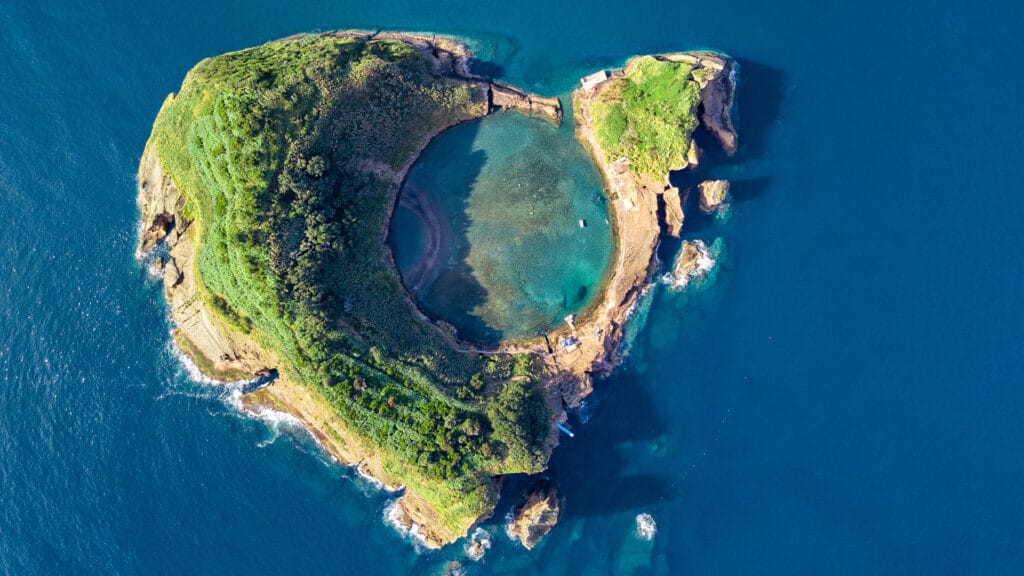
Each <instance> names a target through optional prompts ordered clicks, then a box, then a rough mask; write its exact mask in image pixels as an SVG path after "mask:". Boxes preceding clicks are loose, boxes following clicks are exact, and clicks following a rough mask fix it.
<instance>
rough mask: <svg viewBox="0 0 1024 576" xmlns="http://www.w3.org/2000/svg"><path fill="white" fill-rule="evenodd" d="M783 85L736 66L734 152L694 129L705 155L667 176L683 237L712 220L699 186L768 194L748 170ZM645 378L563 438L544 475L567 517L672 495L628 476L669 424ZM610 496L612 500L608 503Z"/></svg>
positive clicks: (631, 378) (603, 393)
mask: <svg viewBox="0 0 1024 576" xmlns="http://www.w3.org/2000/svg"><path fill="white" fill-rule="evenodd" d="M784 82H785V77H784V75H783V74H782V73H781V72H780V71H778V70H775V69H774V68H771V67H769V66H766V65H763V64H758V63H754V62H747V61H740V82H739V85H738V89H737V94H736V104H737V109H738V117H737V118H736V119H735V120H736V124H737V126H736V127H737V130H738V132H739V136H740V139H739V140H740V146H739V149H738V150H737V151H736V153H735V154H734V155H733V156H729V155H727V154H726V153H725V152H724V150H722V148H721V145H720V144H719V143H718V142H717V140H715V138H714V137H713V136H712V135H711V134H709V133H708V132H706V131H704V130H698V131H697V132H696V133H695V136H694V137H695V138H696V140H697V144H698V145H699V146H700V147H701V148H702V149H703V150H704V152H705V153H704V157H703V158H702V160H701V163H700V166H699V168H698V169H697V170H694V171H681V172H673V173H672V174H671V175H670V181H671V183H672V184H673V185H674V186H678V187H679V188H680V190H685V189H686V188H691V193H690V196H689V199H688V200H687V205H686V206H685V207H684V208H685V214H686V217H685V222H684V225H683V236H684V237H694V236H698V235H700V234H701V233H702V232H705V231H707V229H708V228H710V227H712V226H714V225H715V223H716V222H717V220H716V219H715V217H714V216H713V215H707V214H704V213H702V212H701V211H700V209H699V207H698V204H699V198H698V194H697V191H696V185H697V184H698V183H699V182H701V181H703V180H707V179H713V178H727V179H729V180H730V182H731V184H732V188H731V191H732V194H733V201H734V202H740V203H742V202H747V201H750V200H752V199H755V198H757V197H758V196H760V195H761V194H763V193H765V191H766V190H767V189H768V187H769V185H770V184H771V178H770V177H769V176H766V175H762V174H752V173H750V172H752V171H753V170H755V169H756V166H757V164H758V162H759V161H761V160H763V156H764V152H765V148H764V142H765V141H766V139H767V134H768V133H769V132H770V131H771V130H772V129H773V127H774V126H775V124H776V123H777V120H778V115H779V110H780V108H781V105H782V101H783V96H784V92H783V86H784ZM661 209H662V210H663V208H661ZM680 243H681V239H676V238H663V242H662V246H661V247H660V249H659V256H660V257H662V259H663V261H670V260H669V258H670V257H671V256H672V255H673V254H674V253H675V251H677V250H678V248H679V245H680ZM643 377H644V375H643V374H642V373H640V372H635V371H627V372H625V373H623V374H621V375H616V376H615V377H614V379H615V383H614V385H613V386H607V387H599V389H598V390H597V391H596V392H595V396H594V397H595V398H599V399H598V400H597V402H598V403H600V404H605V405H614V410H612V409H601V407H598V409H597V410H596V412H595V414H594V417H593V418H592V419H591V421H590V422H589V423H588V424H587V425H585V426H579V427H578V428H577V434H576V437H575V438H574V439H568V438H564V437H563V440H562V444H561V446H559V448H558V449H557V450H556V452H555V457H554V458H552V461H551V472H550V473H551V475H552V477H553V478H554V479H555V481H556V482H557V483H558V485H559V487H560V488H561V489H562V490H563V493H565V494H569V495H570V497H571V501H570V502H568V503H567V505H566V507H565V514H566V517H567V519H568V518H572V517H574V516H575V517H588V516H600V515H606V514H612V513H616V512H621V511H626V510H637V509H642V508H644V507H645V506H648V505H651V504H654V503H656V502H663V501H665V500H671V499H673V498H675V497H676V489H675V488H674V487H673V486H672V484H671V483H669V482H668V480H667V479H666V478H664V477H662V476H657V475H652V474H649V473H631V472H630V466H631V463H632V462H634V461H635V460H636V459H638V458H641V459H642V458H646V457H647V456H648V455H649V456H653V457H659V454H658V453H659V451H660V450H661V449H662V447H661V446H660V444H661V439H662V438H663V437H664V436H665V435H666V432H665V428H666V426H667V423H665V422H662V421H661V420H660V419H659V418H658V417H657V413H658V412H657V410H656V409H655V406H654V399H653V398H651V397H650V396H649V395H648V394H647V393H646V392H645V387H644V386H643V385H641V383H640V382H639V381H638V380H639V379H640V378H643ZM611 494H614V495H615V496H614V497H609V495H611Z"/></svg>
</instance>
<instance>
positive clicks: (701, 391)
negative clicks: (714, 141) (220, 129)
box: [0, 0, 1024, 576]
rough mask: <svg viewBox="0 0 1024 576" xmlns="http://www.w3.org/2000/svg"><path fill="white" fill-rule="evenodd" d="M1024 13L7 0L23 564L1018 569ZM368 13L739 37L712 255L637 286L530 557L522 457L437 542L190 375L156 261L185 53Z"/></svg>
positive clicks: (505, 72)
mask: <svg viewBox="0 0 1024 576" xmlns="http://www.w3.org/2000/svg"><path fill="white" fill-rule="evenodd" d="M1022 6H1024V5H1022V4H1020V3H1018V2H1008V1H993V2H970V3H969V2H963V1H949V0H932V1H929V2H923V1H920V0H910V1H907V2H882V1H879V0H862V1H860V2H787V1H778V2H755V1H750V0H746V1H740V2H717V1H710V0H704V1H699V2H694V1H680V0H674V1H665V2H636V1H629V2H612V1H606V0H605V1H598V0H591V1H587V2H582V1H560V2H528V1H522V2H503V3H493V4H491V3H487V2H481V1H479V0H477V1H473V2H465V1H453V2H414V1H409V0H395V1H393V2H369V1H361V2H348V1H332V2H326V1H318V0H298V1H296V2H287V3H286V2H270V1H267V0H248V1H232V2H211V1H208V0H204V1H202V2H199V1H195V0H179V1H177V2H173V3H167V2H154V1H152V0H139V1H137V2H132V3H125V2H109V1H107V2H71V1H58V2H30V1H28V0H7V1H4V2H3V3H2V4H0V574H4V575H18V576H21V575H27V576H28V575H51V574H104V575H106V574H211V575H213V574H216V575H223V574H245V575H252V574H346V575H347V574H351V575H363V574H383V575H390V574H427V575H437V574H442V573H443V572H444V571H445V570H446V569H449V570H455V569H456V568H455V567H454V564H452V563H453V562H458V563H459V567H458V568H457V569H458V570H461V571H462V573H464V574H466V575H469V576H471V575H483V574H527V575H534V574H536V575H541V574H543V575H548V574H552V575H554V574H559V575H561V574H564V575H612V574H614V575H618V574H659V575H661V574H680V575H705V574H711V575H744V576H746V575H752V574H787V575H789V574H800V575H804V574H806V575H821V574H835V575H857V576H861V575H864V574H886V575H889V574H893V575H904V574H928V575H931V574H950V575H965V574H985V575H989V574H999V575H1001V574H1008V575H1016V574H1022V573H1024V546H1022V542H1024V388H1022V386H1024V367H1022V357H1024V302H1022V298H1021V296H1020V295H1019V294H1018V292H1017V290H1018V289H1019V287H1020V286H1021V283H1022V281H1024V261H1022V260H1024V256H1022V255H1024V235H1022V228H1021V222H1024V199H1022V196H1021V193H1020V190H1021V184H1020V182H1021V181H1022V178H1021V177H1022V174H1021V173H1022V171H1024V161H1022V158H1024V114H1022V113H1021V102H1024V70H1022V65H1021V63H1020V55H1021V54H1024V34H1022V25H1024V7H1022ZM354 27H361V28H388V29H405V30H417V31H436V32H440V33H448V34H455V35H459V36H462V37H464V38H466V39H468V40H470V41H471V43H472V45H473V46H474V47H475V48H476V50H477V53H478V54H479V55H480V56H481V57H482V58H485V59H489V60H491V61H493V64H492V66H491V68H490V72H491V73H493V74H495V75H497V76H499V77H501V78H503V79H504V80H506V81H508V82H511V83H515V84H518V85H521V86H523V87H525V88H528V89H530V90H533V91H536V92H540V93H543V94H551V95H555V94H564V93H566V92H567V91H569V90H571V89H572V87H573V86H574V84H575V82H576V80H577V79H578V78H579V77H580V76H582V75H584V74H586V73H589V72H592V71H594V70H596V69H599V68H602V67H609V66H615V65H618V64H621V63H622V62H624V61H625V59H626V58H628V57H629V56H631V55H633V54H638V53H651V52H663V51H671V50H684V49H695V48H712V49H718V50H721V51H725V52H727V53H729V54H731V55H732V56H734V57H735V58H736V59H737V60H738V61H739V62H740V65H741V69H740V75H739V77H740V82H741V84H740V89H739V94H738V105H739V116H738V128H739V133H740V142H741V144H740V149H739V150H738V152H737V154H736V155H735V156H733V157H732V158H727V157H724V156H722V155H720V154H719V155H715V154H709V155H708V157H707V158H706V161H705V163H704V165H703V166H702V167H701V169H700V170H701V171H700V173H699V174H697V175H684V176H680V178H682V179H684V180H685V179H687V178H689V179H694V178H703V177H724V178H729V179H730V180H732V181H733V182H734V187H733V191H734V201H733V205H732V214H731V217H730V218H729V219H727V220H712V219H704V220H701V219H695V220H694V222H693V224H694V225H693V226H691V227H689V228H688V230H687V234H688V235H689V236H690V237H694V238H702V239H705V240H707V241H709V242H710V241H712V240H714V239H716V238H720V239H721V242H720V244H722V245H724V246H725V250H724V251H723V253H722V254H721V255H720V257H719V260H720V262H719V265H720V268H719V270H718V274H717V276H716V278H715V280H714V282H709V283H708V284H707V285H705V286H702V287H701V288H700V289H693V290H689V291H686V292H682V293H680V292H675V291H672V290H669V289H668V288H667V287H661V288H658V289H656V290H654V291H653V292H652V294H651V296H650V298H649V299H648V300H647V301H646V302H645V305H644V306H643V307H642V308H641V309H640V310H639V311H638V314H637V317H636V320H637V321H636V322H634V324H633V325H632V326H631V330H632V333H633V334H634V336H633V337H632V339H631V342H630V355H629V359H628V361H627V362H626V364H625V365H624V366H623V367H622V368H621V369H620V370H619V371H618V372H617V373H616V374H615V375H614V376H613V377H610V378H608V379H606V380H603V381H601V382H599V383H598V385H597V389H596V391H595V393H594V394H593V395H592V396H591V397H590V398H589V399H588V402H587V407H586V410H584V411H583V412H581V413H580V414H578V415H576V416H574V417H573V418H572V420H571V423H572V425H573V427H574V428H575V430H576V437H575V438H574V439H563V442H562V445H561V446H560V447H559V448H558V449H557V450H556V452H555V454H554V456H553V458H552V461H551V471H550V475H551V476H552V478H553V479H554V480H555V481H556V482H557V484H558V485H559V487H560V489H561V492H562V494H563V495H564V496H565V505H564V508H563V518H562V520H561V523H560V525H559V526H558V527H557V528H556V529H555V530H554V531H553V532H552V533H551V534H550V535H549V536H548V537H547V538H546V539H545V540H544V541H543V542H542V543H541V544H540V545H539V546H538V547H537V548H536V549H534V550H533V551H532V552H526V551H525V550H523V549H522V548H521V547H519V546H518V545H515V544H513V543H512V542H510V541H509V539H508V538H507V537H506V536H505V534H504V532H503V528H502V523H503V516H504V514H505V513H506V512H507V511H508V508H509V506H510V505H511V503H512V500H514V499H515V497H516V496H517V495H518V492H517V491H518V490H519V489H520V488H521V482H517V481H516V480H515V479H513V481H510V482H508V483H507V484H506V497H505V498H504V499H503V502H502V506H501V507H499V509H498V512H497V514H496V515H495V517H494V519H493V520H492V521H490V522H487V523H486V524H485V525H484V526H483V528H484V529H485V530H487V531H488V532H489V533H490V534H491V540H492V543H493V546H492V548H491V549H490V550H489V551H488V552H487V553H486V555H485V556H484V557H483V559H482V560H480V561H473V560H470V559H468V558H466V555H465V553H464V552H463V550H462V547H461V545H453V546H450V547H448V548H445V549H443V550H441V551H437V552H426V551H422V550H419V549H418V548H417V547H416V546H415V545H413V544H412V543H410V542H409V541H408V540H407V539H406V538H404V537H403V536H402V535H401V534H399V533H398V532H396V531H395V530H394V529H393V528H392V527H390V526H389V525H387V523H386V522H385V519H384V516H385V512H384V511H385V509H386V507H387V506H388V504H389V503H390V502H391V501H392V500H393V499H394V495H391V494H388V493H386V492H383V491H380V490H378V489H377V488H375V487H374V486H373V485H372V484H370V483H368V482H366V481H365V480H363V479H360V478H359V477H358V475H356V474H355V473H354V472H352V471H350V470H347V469H344V468H341V467H338V466H336V465H334V464H332V463H331V462H330V461H329V460H328V459H327V458H326V457H325V456H324V454H322V453H321V452H320V450H319V449H318V448H317V447H316V445H315V444H313V443H312V442H311V441H310V440H309V438H308V437H307V436H306V435H305V434H304V433H303V432H302V431H300V430H297V429H296V428H295V427H294V426H293V425H292V424H291V423H290V422H288V420H287V419H284V418H277V419H271V420H255V419H250V418H246V417H243V416H241V415H239V413H238V411H237V410H236V408H235V405H234V402H235V399H236V398H237V395H238V393H239V392H240V391H239V390H237V389H232V388H230V387H228V388H225V387H222V386H217V385H213V384H210V383H204V382H202V381H199V380H196V379H194V378H193V377H192V376H191V375H190V373H189V371H188V370H187V369H186V368H184V367H182V365H181V363H180V362H179V361H178V360H177V359H176V358H175V356H174V353H173V349H172V348H171V346H170V345H169V336H168V331H169V325H168V321H167V319H166V311H165V309H164V303H163V299H162V294H161V287H160V285H159V284H158V283H157V281H156V280H154V279H152V278H150V277H148V276H147V273H146V271H145V270H144V269H142V267H140V266H139V265H138V263H137V262H136V260H135V255H134V253H133V251H134V246H135V241H136V227H137V217H138V214H137V208H136V206H135V182H134V176H135V171H136V165H137V161H138V159H139V157H140V155H141V154H142V149H143V145H144V143H145V141H146V138H147V137H148V135H149V130H150V126H151V123H152V121H153V118H154V117H155V115H156V113H157V110H158V109H159V107H160V104H161V102H162V100H163V98H164V97H165V96H166V95H167V94H168V93H169V92H172V91H175V90H177V88H178V87H179V85H180V83H181V80H182V78H183V76H184V74H185V72H186V71H187V70H188V69H189V68H190V67H191V66H192V65H193V64H195V63H196V62H197V61H199V60H200V59H202V58H204V57H207V56H212V55H216V54H219V53H222V52H225V51H228V50H234V49H240V48H244V47H247V46H251V45H254V44H257V43H261V42H264V41H268V40H272V39H276V38H279V37H283V36H287V35H290V34H293V33H296V32H303V31H314V30H328V29H335V28H354ZM684 183H685V182H684ZM688 224H689V222H688ZM662 248H663V251H664V252H665V253H666V254H668V253H670V252H671V250H672V249H673V246H672V243H665V245H664V246H663V247H662ZM640 513H649V514H651V515H652V516H653V517H654V519H655V520H656V522H657V526H658V532H657V535H656V536H655V538H654V539H653V541H650V542H648V541H645V540H641V539H639V538H638V537H637V536H636V535H635V517H636V516H637V515H638V514H640Z"/></svg>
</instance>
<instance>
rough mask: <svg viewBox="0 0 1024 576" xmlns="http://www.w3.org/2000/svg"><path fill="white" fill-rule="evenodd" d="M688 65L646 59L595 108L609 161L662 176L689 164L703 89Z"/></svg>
mask: <svg viewBox="0 0 1024 576" xmlns="http://www.w3.org/2000/svg"><path fill="white" fill-rule="evenodd" d="M692 72H693V70H692V67H691V66H690V65H689V64H686V63H682V62H668V61H663V60H657V59H655V58H653V57H651V56H644V57H642V58H640V59H638V60H637V62H636V63H635V65H634V67H633V68H632V70H630V72H629V74H628V75H627V76H626V77H625V78H623V79H622V80H620V81H618V82H616V83H614V84H612V85H611V86H609V87H608V88H606V89H605V90H603V91H602V92H601V93H600V95H599V96H598V99H597V101H595V102H594V103H593V105H592V106H591V115H592V121H593V125H594V128H595V129H594V135H595V137H596V138H597V141H598V143H599V144H600V145H601V149H602V150H603V151H604V153H605V155H606V156H607V159H608V161H609V162H612V161H615V160H616V159H618V158H621V157H623V156H625V157H627V158H628V159H629V166H630V169H632V170H633V172H635V173H637V174H645V175H648V176H654V177H656V178H659V179H660V178H664V177H665V175H666V174H668V172H669V170H677V169H679V168H681V167H683V166H685V165H686V155H687V152H688V151H689V149H690V135H691V133H692V132H693V130H694V128H696V127H697V107H698V105H699V104H700V87H699V85H698V84H697V82H695V81H694V80H693V79H692V78H691V73H692Z"/></svg>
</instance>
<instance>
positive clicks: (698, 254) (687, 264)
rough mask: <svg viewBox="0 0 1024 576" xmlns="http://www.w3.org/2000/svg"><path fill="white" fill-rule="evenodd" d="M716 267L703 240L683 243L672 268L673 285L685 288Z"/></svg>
mask: <svg viewBox="0 0 1024 576" xmlns="http://www.w3.org/2000/svg"><path fill="white" fill-rule="evenodd" d="M714 267H715V260H714V259H713V258H711V255H710V253H709V252H708V247H707V245H706V244H704V242H703V241H701V240H687V241H685V242H683V246H682V248H680V250H679V255H678V256H676V263H675V265H674V266H673V267H672V276H673V277H674V280H673V281H672V285H673V286H674V287H676V288H685V287H686V286H687V285H689V283H690V282H692V281H693V280H699V279H701V278H703V277H704V276H705V275H706V274H707V273H708V272H710V271H711V270H712V269H713V268H714Z"/></svg>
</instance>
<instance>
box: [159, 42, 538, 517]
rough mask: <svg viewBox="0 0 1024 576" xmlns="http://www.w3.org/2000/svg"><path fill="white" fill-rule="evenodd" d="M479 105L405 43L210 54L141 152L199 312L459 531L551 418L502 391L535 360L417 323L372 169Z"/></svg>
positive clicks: (520, 467)
mask: <svg viewBox="0 0 1024 576" xmlns="http://www.w3.org/2000/svg"><path fill="white" fill-rule="evenodd" d="M482 105H483V104H482V102H481V97H480V96H479V95H478V94H475V93H474V92H473V89H472V87H470V86H469V85H467V84H465V83H463V82H459V81H456V80H450V79H445V78H442V77H439V76H437V75H436V74H435V73H434V71H433V70H432V68H431V67H430V65H429V62H428V61H427V60H426V59H425V58H424V57H423V56H422V55H420V54H419V53H418V52H416V51H415V50H413V49H412V48H411V47H409V46H408V45H406V44H403V43H399V42H394V41H371V42H362V41H359V40H355V39H341V38H334V37H327V36H310V37H303V38H299V39H291V40H285V41H280V42H274V43H270V44H266V45H263V46H259V47H255V48H251V49H247V50H243V51H240V52H234V53H229V54H225V55H222V56H218V57H216V58H212V59H206V60H203V61H202V62H200V63H199V64H198V65H197V66H196V67H195V68H193V69H192V70H191V71H190V72H189V74H188V75H187V76H186V78H185V81H184V83H183V85H182V88H181V91H180V92H179V93H178V95H177V96H175V97H173V98H168V100H167V101H166V102H165V103H164V106H163V107H162V109H161V111H160V114H159V115H158V117H157V119H156V122H155V124H154V126H153V132H152V135H151V138H150V143H149V145H151V146H155V147H156V151H157V155H158V157H159V158H160V161H161V163H162V165H163V167H164V169H165V171H166V172H167V173H168V174H170V175H171V177H172V178H173V179H174V180H175V182H176V184H177V185H178V187H179V189H180V190H181V191H182V193H183V194H184V196H185V198H186V205H185V213H186V216H188V217H190V218H193V219H194V220H195V222H196V224H197V225H198V246H199V247H198V254H197V258H196V261H197V270H196V272H197V278H198V279H199V285H200V287H199V290H200V295H201V297H202V298H203V299H204V301H205V302H206V303H207V304H208V305H209V306H210V308H211V309H212V310H213V311H214V312H215V313H216V314H218V315H219V316H220V317H221V318H223V319H224V320H225V321H226V322H227V323H228V324H229V325H231V326H233V327H234V328H235V329H237V330H239V331H242V332H244V333H246V334H248V335H250V337H252V338H253V339H254V340H256V341H257V342H259V343H260V344H261V345H263V346H265V347H267V348H268V349H270V350H272V351H273V352H275V353H276V354H277V355H278V356H279V357H280V358H283V359H284V360H285V362H286V365H285V366H282V367H281V368H282V370H283V371H284V373H285V374H286V376H288V377H289V378H291V379H293V380H294V381H296V382H300V383H302V384H304V385H307V386H309V387H311V388H312V389H313V390H315V391H317V392H318V393H319V394H320V395H321V396H322V397H323V398H325V399H326V400H327V401H328V402H329V403H330V404H331V406H332V407H333V408H334V409H335V411H336V412H337V415H338V416H339V417H340V418H342V419H343V420H344V421H345V422H346V425H347V426H348V427H349V428H350V429H351V430H352V431H353V432H354V433H355V434H357V435H359V436H360V437H362V438H364V439H365V440H366V441H367V442H369V443H370V444H371V445H373V446H376V447H379V448H381V449H382V450H380V452H381V453H382V458H383V461H384V463H385V466H386V468H387V469H388V471H389V472H391V473H393V474H394V476H396V477H397V478H399V479H400V480H402V481H403V482H405V483H406V484H407V485H408V486H409V487H410V488H411V489H413V490H414V491H415V492H416V493H417V494H418V495H420V496H421V497H422V498H424V499H425V500H426V501H427V502H428V503H430V504H431V505H432V506H433V507H434V508H436V509H437V511H438V512H439V513H440V514H441V517H442V522H443V523H444V524H445V527H446V528H448V529H450V530H452V531H453V532H454V533H460V532H462V531H463V530H464V529H465V527H466V522H467V520H469V521H472V520H473V519H475V518H476V517H477V516H479V515H480V514H482V513H484V512H486V511H488V510H489V509H490V508H491V507H492V506H493V504H494V501H495V499H496V494H494V490H493V483H492V481H491V480H490V475H491V474H496V473H506V472H532V471H537V470H538V469H540V468H542V467H543V465H544V461H545V459H546V458H545V455H544V451H543V447H542V445H543V440H544V437H545V436H546V433H547V426H548V424H547V422H548V416H547V413H546V408H545V407H544V405H543V402H542V400H541V398H540V397H539V395H538V394H537V393H536V392H535V391H532V389H530V388H528V387H523V386H522V385H521V384H518V383H509V382H508V381H507V380H508V379H509V378H510V377H511V376H512V375H513V373H514V372H536V370H537V369H536V368H535V367H534V366H533V365H532V363H531V362H530V361H529V359H526V358H519V359H509V358H483V357H479V356H477V355H465V354H462V353H459V352H457V351H455V350H452V349H451V348H450V347H449V346H448V345H447V343H446V342H445V341H444V340H443V339H442V338H441V337H440V335H438V334H437V333H436V332H435V331H433V330H432V329H430V328H429V327H428V326H426V325H425V324H423V323H422V322H421V321H419V320H418V318H417V317H416V315H415V313H414V310H413V309H412V308H411V307H410V306H409V304H408V302H407V301H406V299H405V298H404V295H403V292H402V288H401V286H400V284H399V280H398V278H397V277H396V275H395V273H394V271H393V270H392V269H391V268H389V267H388V266H387V265H386V264H385V261H386V260H385V253H384V252H383V251H384V250H386V249H387V248H386V247H385V245H384V231H385V229H386V226H385V220H386V218H387V214H386V212H387V205H388V195H389V194H390V193H393V190H392V185H391V183H390V182H387V181H384V180H382V179H381V178H380V177H379V176H378V175H377V174H376V173H375V172H374V171H373V170H379V169H380V168H381V167H384V168H385V169H390V170H395V169H398V168H399V167H400V166H402V165H403V164H405V163H406V162H407V161H408V160H410V159H411V158H412V157H413V155H414V154H415V153H416V152H417V146H418V142H419V141H420V140H421V138H422V136H423V135H425V134H429V133H431V132H434V131H436V130H437V129H440V128H443V127H444V126H447V125H450V124H451V123H454V122H457V121H459V120H463V119H466V118H470V117H474V116H477V115H479V112H480V108H479V107H480V106H482ZM371 168H372V169H373V170H371ZM484 390H489V391H491V392H488V393H484Z"/></svg>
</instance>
